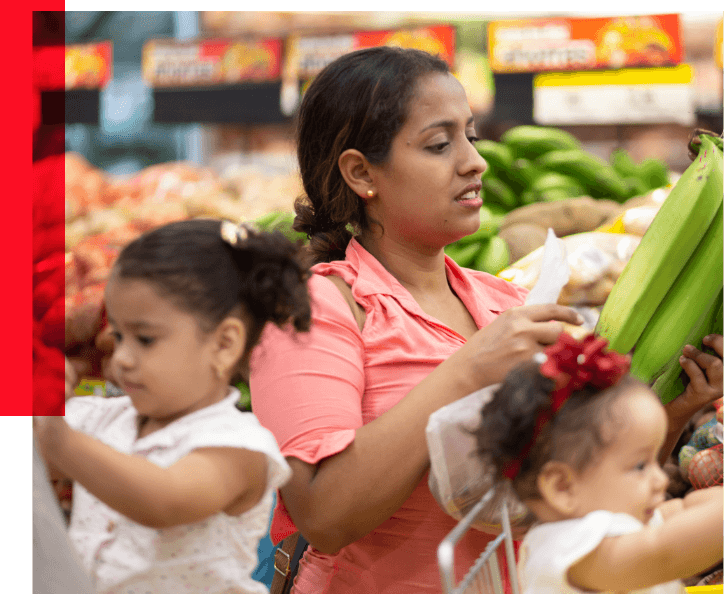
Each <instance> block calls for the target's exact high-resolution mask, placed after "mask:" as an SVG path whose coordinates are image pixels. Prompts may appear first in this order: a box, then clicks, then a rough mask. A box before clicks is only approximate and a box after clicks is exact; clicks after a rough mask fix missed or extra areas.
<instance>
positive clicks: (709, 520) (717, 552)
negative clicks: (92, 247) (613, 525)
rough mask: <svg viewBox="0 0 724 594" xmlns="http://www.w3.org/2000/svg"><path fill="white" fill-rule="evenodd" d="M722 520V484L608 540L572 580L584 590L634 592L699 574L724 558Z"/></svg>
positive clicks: (577, 569)
mask: <svg viewBox="0 0 724 594" xmlns="http://www.w3.org/2000/svg"><path fill="white" fill-rule="evenodd" d="M722 522H724V506H722V488H721V487H710V488H708V489H704V490H703V491H702V492H701V493H699V494H698V495H697V496H696V497H695V498H693V499H691V500H689V501H688V502H685V503H684V506H683V509H682V510H681V511H680V512H679V513H677V514H675V515H673V516H671V517H670V518H669V519H667V520H666V521H665V522H664V523H663V524H661V525H659V526H654V527H645V528H644V529H643V530H641V531H640V532H635V533H633V534H626V535H623V536H616V537H609V538H606V539H604V540H603V542H602V543H601V544H600V545H599V546H598V547H597V548H596V549H595V550H594V551H593V552H592V553H590V554H588V555H587V556H586V557H584V558H583V559H581V560H580V561H579V562H578V563H576V564H575V565H573V566H572V567H571V568H570V570H569V571H568V579H569V581H570V583H571V584H573V585H574V586H576V587H577V588H580V589H589V590H593V591H606V592H608V591H616V592H618V591H625V592H628V591H630V590H638V589H641V588H648V587H651V586H654V585H656V584H661V583H665V582H670V581H673V580H677V579H685V578H687V577H691V576H693V575H697V574H698V573H701V572H702V571H705V570H706V569H708V568H710V567H711V566H713V565H715V564H716V563H718V562H719V561H721V559H722ZM612 567H615V568H616V571H611V568H612Z"/></svg>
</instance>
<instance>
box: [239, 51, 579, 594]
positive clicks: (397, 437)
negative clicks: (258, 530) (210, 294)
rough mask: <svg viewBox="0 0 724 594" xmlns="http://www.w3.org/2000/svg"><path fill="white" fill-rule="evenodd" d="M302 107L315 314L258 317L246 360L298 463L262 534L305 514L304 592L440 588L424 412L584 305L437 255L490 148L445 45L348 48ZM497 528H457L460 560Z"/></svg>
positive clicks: (455, 231)
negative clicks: (289, 323) (438, 53)
mask: <svg viewBox="0 0 724 594" xmlns="http://www.w3.org/2000/svg"><path fill="white" fill-rule="evenodd" d="M298 118H299V119H298V158H299V164H300V171H301V176H302V181H303V183H304V190H305V192H306V195H307V197H306V198H304V199H300V200H297V203H296V205H295V207H296V212H297V217H296V220H295V228H296V229H297V230H300V231H304V232H306V233H307V234H308V235H309V238H310V248H311V250H312V253H313V255H314V257H315V259H316V262H317V264H316V266H315V267H314V268H313V272H314V274H313V275H312V277H311V278H310V281H309V290H310V295H311V299H312V319H313V323H312V329H311V331H310V333H309V334H308V335H305V336H301V335H300V336H297V337H294V336H292V335H291V334H290V333H285V332H284V331H281V330H277V329H274V328H268V329H267V330H265V333H264V336H263V337H262V341H261V343H260V345H259V347H258V349H257V351H256V352H255V353H254V355H253V358H252V361H251V365H250V382H251V393H252V399H253V400H252V405H253V409H254V412H255V413H256V414H257V415H258V418H259V420H260V421H261V423H262V424H263V425H264V426H266V427H268V428H269V429H270V430H271V431H272V433H274V435H275V437H276V438H277V441H278V442H279V445H280V447H281V450H282V453H283V454H284V456H285V457H286V459H287V461H288V463H289V465H290V466H291V468H292V470H293V478H292V479H291V481H290V482H289V483H288V484H287V485H286V486H285V487H283V488H282V489H281V491H280V497H279V499H278V503H277V509H276V510H275V514H274V518H273V521H272V530H271V536H272V540H274V541H275V542H276V541H278V540H280V539H282V538H284V537H286V536H287V535H289V534H291V533H293V532H295V531H296V530H297V529H298V530H300V531H301V533H302V535H303V536H304V537H305V538H306V539H307V540H308V541H309V542H310V544H311V547H310V548H309V549H308V550H307V551H306V553H305V555H304V557H303V558H302V560H301V561H300V566H299V573H298V575H297V578H296V580H295V585H294V588H293V589H292V592H294V593H296V594H312V593H314V594H321V593H325V594H337V593H340V594H341V593H344V594H356V593H359V594H375V593H389V594H392V593H394V594H407V593H410V594H412V593H413V592H414V593H416V594H417V593H420V592H440V591H441V586H440V578H439V572H438V567H437V561H436V549H437V546H438V544H439V543H440V541H441V540H442V538H444V536H445V535H446V534H447V533H448V532H449V531H450V530H451V529H452V528H453V526H454V525H455V521H454V520H453V519H452V518H451V517H449V516H448V515H446V514H445V513H444V512H443V511H442V510H441V509H440V507H439V506H438V505H437V503H436V502H435V500H434V499H433V497H432V495H431V494H430V491H429V489H428V486H427V472H428V470H429V458H428V451H427V446H426V442H425V426H426V424H427V420H428V417H429V416H430V414H431V413H432V412H434V411H435V410H437V409H438V408H440V407H442V406H444V405H446V404H448V403H451V402H453V401H455V400H456V399H458V398H461V397H463V396H466V395H467V394H470V393H471V392H473V391H475V390H478V389H480V388H482V387H484V386H486V385H489V384H493V383H496V382H499V381H501V380H502V379H503V377H504V376H505V374H506V373H507V371H508V370H509V369H510V368H511V367H512V366H513V365H514V364H515V363H517V362H519V361H522V360H524V359H529V358H530V357H531V356H532V355H533V354H534V353H536V352H539V351H541V350H542V349H543V348H544V346H545V345H548V344H552V343H553V342H555V340H556V339H557V337H558V334H559V333H560V331H561V328H562V326H561V322H568V323H574V324H580V323H581V322H582V320H581V319H580V317H579V316H578V314H577V313H576V312H575V311H574V310H572V309H570V308H567V307H562V306H558V305H546V306H527V307H520V306H522V305H523V303H524V299H525V295H526V291H525V290H524V289H521V288H519V287H516V286H515V285H513V284H510V283H508V282H506V281H503V280H500V279H498V278H495V277H493V276H491V275H488V274H485V273H482V272H476V271H473V270H467V269H461V268H460V267H458V266H457V265H456V264H455V263H454V262H453V261H452V260H451V259H450V258H447V257H446V256H445V253H444V251H443V248H444V247H445V246H446V245H448V244H450V243H453V242H455V241H457V240H458V239H460V238H461V237H463V236H465V235H469V234H470V233H472V232H474V231H475V230H476V229H477V228H478V226H479V221H480V218H479V209H480V206H481V204H482V200H481V199H480V198H479V193H480V188H481V183H480V178H481V175H482V174H483V172H484V171H485V168H486V163H485V161H484V160H483V159H482V158H481V157H480V156H479V155H478V153H477V151H476V150H475V148H474V146H473V142H474V141H476V140H477V139H476V138H475V128H474V122H473V117H472V113H471V111H470V107H469V105H468V101H467V98H466V96H465V91H464V90H463V88H462V86H461V85H460V83H459V82H458V81H457V80H456V79H455V77H453V76H452V75H451V74H450V72H449V70H448V66H447V64H446V63H445V62H444V61H442V60H440V59H439V58H437V57H433V56H431V55H429V54H427V53H425V52H422V51H416V50H402V49H399V48H390V47H379V48H370V49H366V50H360V51H357V52H353V53H350V54H347V55H345V56H342V57H341V58H339V59H337V60H336V61H335V62H333V63H332V64H330V65H329V66H327V67H326V68H325V69H324V70H323V71H322V72H321V73H320V74H319V75H318V76H317V77H316V79H315V80H314V81H313V83H312V84H311V85H310V87H309V89H308V90H307V92H306V94H305V96H304V99H303V102H302V105H301V107H300V112H299V116H298ZM352 233H354V237H352ZM330 281H331V282H330ZM492 538H493V536H491V535H487V534H483V533H478V532H475V533H472V534H469V535H468V536H466V538H465V539H463V541H462V542H461V543H460V545H459V546H458V549H457V550H458V551H459V553H458V554H459V568H458V575H462V573H461V572H462V571H464V570H465V569H467V568H468V567H469V566H470V565H471V564H472V562H473V560H474V559H475V558H476V557H477V556H478V555H479V554H480V553H481V551H482V550H483V549H484V547H485V545H486V544H487V543H488V542H489V541H490V540H491V539H492Z"/></svg>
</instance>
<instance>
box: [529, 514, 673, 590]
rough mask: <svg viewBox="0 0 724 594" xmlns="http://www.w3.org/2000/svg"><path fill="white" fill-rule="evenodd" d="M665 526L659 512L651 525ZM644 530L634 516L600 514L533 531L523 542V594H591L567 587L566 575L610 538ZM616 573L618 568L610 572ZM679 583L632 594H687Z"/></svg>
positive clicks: (550, 523) (538, 526)
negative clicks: (605, 539) (578, 562)
mask: <svg viewBox="0 0 724 594" xmlns="http://www.w3.org/2000/svg"><path fill="white" fill-rule="evenodd" d="M661 522H663V518H662V516H661V513H660V512H659V511H658V510H657V511H655V512H654V515H653V517H652V518H651V520H649V525H653V526H655V525H658V524H660V523H661ZM643 527H644V525H643V524H642V523H641V522H639V521H638V520H637V519H636V518H634V517H633V516H630V515H628V514H616V513H612V512H609V511H604V510H599V511H595V512H591V513H590V514H588V515H586V516H584V517H583V518H576V519H573V520H564V521H561V522H547V523H545V524H538V525H536V526H534V527H533V528H531V529H530V530H529V531H528V532H527V533H526V535H525V537H524V538H523V542H522V543H521V546H520V551H519V561H518V576H519V580H520V591H521V593H522V594H590V593H589V592H587V591H585V590H580V589H578V588H575V587H573V586H572V585H571V584H570V583H568V581H567V579H566V574H567V573H568V570H569V568H570V567H571V566H572V565H574V564H575V563H576V562H577V561H579V560H580V559H582V558H583V557H585V556H586V555H587V554H588V553H590V552H591V551H593V550H594V549H595V548H596V547H597V546H598V545H599V544H600V543H601V541H602V540H603V539H604V538H606V537H608V536H620V535H622V534H631V533H633V532H638V531H639V530H641V529H642V528H643ZM611 571H615V568H613V567H612V568H611ZM685 592H686V590H685V589H684V586H683V585H682V583H681V582H680V581H678V580H676V581H673V582H667V583H665V584H659V585H657V586H654V587H652V588H645V589H642V590H635V591H633V590H632V591H631V594H634V593H635V594H684V593H685Z"/></svg>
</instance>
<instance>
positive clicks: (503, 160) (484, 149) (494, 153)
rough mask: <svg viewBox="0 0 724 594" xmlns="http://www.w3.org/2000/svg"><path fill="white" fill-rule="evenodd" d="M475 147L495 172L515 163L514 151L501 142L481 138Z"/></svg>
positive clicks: (508, 167) (506, 168)
mask: <svg viewBox="0 0 724 594" xmlns="http://www.w3.org/2000/svg"><path fill="white" fill-rule="evenodd" d="M475 148H476V149H477V151H478V154H479V155H480V156H481V157H482V158H483V159H485V160H486V161H487V163H488V165H489V166H490V168H491V169H492V170H493V171H494V172H495V171H498V170H500V169H505V170H508V169H510V166H511V165H512V164H513V152H512V151H511V150H510V148H509V147H507V146H505V145H504V144H502V143H500V142H495V141H494V140H479V141H478V142H476V143H475Z"/></svg>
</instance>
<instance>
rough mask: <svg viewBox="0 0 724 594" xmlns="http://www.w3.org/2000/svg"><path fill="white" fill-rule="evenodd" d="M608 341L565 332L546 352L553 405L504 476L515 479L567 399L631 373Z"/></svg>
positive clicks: (626, 359) (540, 416)
mask: <svg viewBox="0 0 724 594" xmlns="http://www.w3.org/2000/svg"><path fill="white" fill-rule="evenodd" d="M607 346H608V341H607V340H606V339H605V338H597V337H595V336H594V335H593V334H589V335H588V336H586V337H585V338H584V339H583V340H582V341H580V342H579V341H577V340H576V339H575V338H573V336H571V335H570V334H567V333H565V332H562V333H561V334H560V335H559V337H558V341H557V342H556V343H555V344H552V345H551V346H549V347H548V348H547V349H546V350H545V356H546V358H545V361H544V362H543V363H542V364H541V366H540V373H541V375H543V376H545V377H548V378H550V379H552V380H553V381H554V382H555V387H554V388H553V391H552V392H551V394H550V398H551V406H550V409H548V410H543V411H541V412H540V413H539V414H538V418H537V419H536V423H535V429H534V431H533V438H532V439H531V441H530V442H529V443H528V444H527V445H526V446H525V448H523V451H522V452H521V453H520V456H518V458H517V459H515V460H511V461H510V462H508V463H507V464H505V466H504V467H503V476H506V477H508V478H509V479H510V480H513V479H514V478H515V477H516V476H517V475H518V473H519V472H520V467H521V465H522V463H523V460H525V458H526V457H527V456H528V453H529V452H530V450H531V448H532V447H533V445H534V444H535V442H536V439H538V436H539V435H540V433H541V431H542V430H543V427H544V426H545V424H546V423H547V422H548V421H550V420H551V419H552V418H553V415H554V414H555V413H556V412H558V411H559V410H560V408H561V407H562V406H563V405H564V404H565V402H566V400H568V398H569V397H570V396H571V394H573V392H575V391H576V390H580V389H581V388H583V387H585V386H587V385H589V384H590V385H592V386H595V387H596V388H600V389H603V388H608V387H610V386H613V385H614V384H616V383H618V381H619V380H620V379H621V378H622V377H623V376H624V375H626V374H627V373H628V370H629V367H630V365H631V360H630V359H629V357H627V356H624V355H621V354H619V353H617V352H615V351H606V350H605V348H606V347H607Z"/></svg>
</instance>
